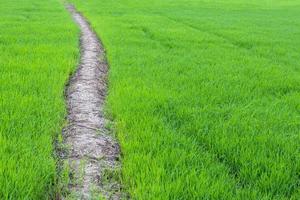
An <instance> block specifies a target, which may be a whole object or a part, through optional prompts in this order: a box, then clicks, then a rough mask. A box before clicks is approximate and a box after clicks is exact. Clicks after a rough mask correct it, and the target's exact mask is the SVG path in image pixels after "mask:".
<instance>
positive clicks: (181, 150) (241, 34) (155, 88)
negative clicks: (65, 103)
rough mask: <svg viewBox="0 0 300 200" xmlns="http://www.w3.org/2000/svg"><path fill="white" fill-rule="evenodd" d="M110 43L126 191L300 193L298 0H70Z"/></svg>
mask: <svg viewBox="0 0 300 200" xmlns="http://www.w3.org/2000/svg"><path fill="white" fill-rule="evenodd" d="M72 2H74V3H75V4H76V6H77V7H78V9H79V10H80V11H81V12H83V13H84V15H85V16H86V17H87V18H88V20H90V22H91V24H92V26H93V27H94V28H95V30H96V31H97V33H98V34H99V36H101V39H102V41H103V43H104V46H105V48H106V49H107V55H108V61H109V64H110V72H109V96H108V107H109V110H110V111H111V115H112V116H113V117H114V119H115V121H116V122H117V127H116V128H117V132H118V133H117V134H118V138H119V141H120V143H121V147H122V154H123V160H122V161H123V172H122V174H123V181H124V182H125V184H126V187H127V188H128V190H129V193H130V195H131V197H132V198H133V199H147V200H149V199H188V200H190V199H299V198H300V196H299V194H300V193H299V191H300V190H299V169H300V158H299V148H300V138H299V128H300V124H299V119H300V112H299V109H300V104H299V98H300V73H299V69H300V62H299V55H298V49H299V46H300V37H299V31H298V29H297V27H298V22H297V21H299V19H300V7H299V6H300V4H299V2H297V1H279V0H274V1H267V0H263V1H258V0H254V1H250V2H247V3H245V1H242V0H229V1H225V0H219V1H202V0H176V1H169V0H167V1H161V0H154V1H150V0H139V1H129V0H124V1H111V0H101V1H92V0H86V1H80V0H72Z"/></svg>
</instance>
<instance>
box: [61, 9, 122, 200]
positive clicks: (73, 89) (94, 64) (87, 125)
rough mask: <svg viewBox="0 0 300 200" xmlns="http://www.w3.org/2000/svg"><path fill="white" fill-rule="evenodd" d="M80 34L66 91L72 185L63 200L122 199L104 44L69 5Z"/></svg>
mask: <svg viewBox="0 0 300 200" xmlns="http://www.w3.org/2000/svg"><path fill="white" fill-rule="evenodd" d="M67 9H68V11H69V12H70V13H71V15H72V16H73V19H74V21H75V22H76V23H77V25H78V26H79V28H80V30H81V38H80V48H81V58H80V64H79V66H78V69H77V71H76V73H75V74H74V75H73V77H72V78H71V79H70V82H69V84H68V87H67V88H66V93H67V94H66V99H67V106H68V117H67V119H68V125H67V126H66V127H65V128H64V130H63V138H64V145H65V146H66V148H67V153H66V154H65V155H64V158H63V160H65V161H66V162H67V163H68V164H69V168H70V183H69V186H68V190H69V191H68V193H67V196H65V197H63V198H64V199H99V197H102V198H104V199H121V198H122V192H121V185H120V182H119V178H118V177H119V170H120V161H119V156H120V155H119V154H120V149H119V145H118V143H117V141H116V140H115V139H114V138H113V137H112V135H111V134H110V133H109V130H108V129H107V128H106V127H105V126H106V124H107V123H108V120H107V119H105V117H104V114H103V104H104V101H105V96H106V89H107V85H106V84H107V83H106V77H107V70H108V66H107V62H106V60H105V52H104V49H103V46H102V44H101V43H100V41H99V39H98V38H97V36H96V34H95V33H94V32H93V30H92V29H91V27H90V25H89V23H88V22H87V21H86V20H85V18H84V17H83V16H82V15H81V14H80V13H79V12H78V11H77V10H76V9H75V8H74V6H72V5H67Z"/></svg>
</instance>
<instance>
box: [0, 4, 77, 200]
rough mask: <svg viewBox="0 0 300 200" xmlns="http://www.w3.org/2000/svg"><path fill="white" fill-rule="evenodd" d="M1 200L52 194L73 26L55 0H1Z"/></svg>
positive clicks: (73, 54) (72, 60)
mask: <svg viewBox="0 0 300 200" xmlns="http://www.w3.org/2000/svg"><path fill="white" fill-rule="evenodd" d="M0 30H1V31H0V199H1V200H2V199H3V200H5V199H48V198H54V196H55V193H56V191H57V190H58V189H57V181H58V173H57V170H56V155H55V150H54V140H55V138H57V136H58V134H61V130H62V125H63V123H64V117H65V114H66V112H65V110H66V109H65V104H64V86H65V83H66V82H67V80H68V77H69V75H70V73H71V72H72V71H73V69H74V67H75V66H76V62H77V57H78V36H79V34H78V29H77V28H76V26H75V24H74V23H73V22H72V19H71V17H70V16H69V15H68V13H67V12H66V11H65V8H64V5H63V4H62V3H61V2H60V1H57V0H47V1H40V0H22V1H18V0H10V1H5V0H0Z"/></svg>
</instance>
